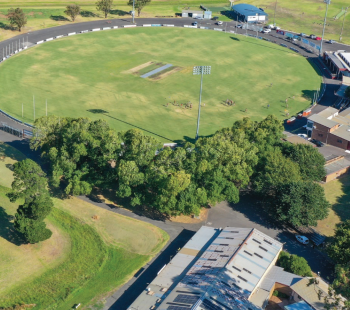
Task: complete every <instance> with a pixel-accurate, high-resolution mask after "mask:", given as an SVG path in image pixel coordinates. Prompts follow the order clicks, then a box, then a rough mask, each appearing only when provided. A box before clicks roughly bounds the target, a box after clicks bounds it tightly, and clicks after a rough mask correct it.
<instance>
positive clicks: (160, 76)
mask: <svg viewBox="0 0 350 310" xmlns="http://www.w3.org/2000/svg"><path fill="white" fill-rule="evenodd" d="M169 69H170V70H168V71H166V72H164V71H161V72H159V73H157V74H155V75H152V76H151V77H150V79H151V80H154V81H158V80H161V79H164V78H166V77H167V76H169V75H171V74H173V73H176V72H179V71H181V70H182V68H181V67H171V68H169Z"/></svg>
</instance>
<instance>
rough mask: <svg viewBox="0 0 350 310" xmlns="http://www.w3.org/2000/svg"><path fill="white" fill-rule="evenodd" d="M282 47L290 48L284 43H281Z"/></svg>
mask: <svg viewBox="0 0 350 310" xmlns="http://www.w3.org/2000/svg"><path fill="white" fill-rule="evenodd" d="M280 45H281V46H283V47H288V46H287V45H285V44H283V43H281V44H280Z"/></svg>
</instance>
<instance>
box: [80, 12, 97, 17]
mask: <svg viewBox="0 0 350 310" xmlns="http://www.w3.org/2000/svg"><path fill="white" fill-rule="evenodd" d="M80 15H81V16H83V17H97V16H98V15H97V14H95V13H93V12H91V11H81V12H80Z"/></svg>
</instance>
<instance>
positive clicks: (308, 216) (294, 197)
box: [270, 181, 330, 227]
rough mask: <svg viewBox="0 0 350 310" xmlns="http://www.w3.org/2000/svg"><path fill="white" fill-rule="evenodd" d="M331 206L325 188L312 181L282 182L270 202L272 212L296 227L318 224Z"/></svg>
mask: <svg viewBox="0 0 350 310" xmlns="http://www.w3.org/2000/svg"><path fill="white" fill-rule="evenodd" d="M329 208H330V204H329V203H328V201H327V200H326V197H325V193H324V190H323V188H322V187H321V186H320V185H319V184H317V183H314V182H311V181H307V182H304V181H296V182H289V183H280V184H279V185H278V186H277V187H276V192H275V195H274V196H273V197H272V199H271V203H270V210H271V213H273V214H275V215H276V217H277V218H279V219H280V220H282V221H286V222H288V223H290V224H292V225H294V226H296V227H298V226H316V225H317V221H318V220H323V219H325V218H326V217H327V216H328V211H329Z"/></svg>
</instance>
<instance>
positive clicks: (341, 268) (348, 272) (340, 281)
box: [332, 262, 350, 299]
mask: <svg viewBox="0 0 350 310" xmlns="http://www.w3.org/2000/svg"><path fill="white" fill-rule="evenodd" d="M334 274H335V279H334V281H333V284H332V286H333V288H334V290H335V292H336V293H337V294H341V295H342V296H344V297H345V298H348V299H349V298H350V262H347V263H346V264H344V265H340V264H337V265H336V266H335V272H334Z"/></svg>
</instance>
